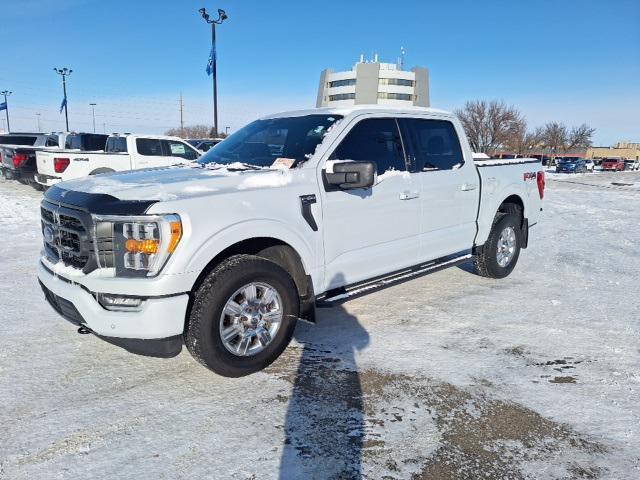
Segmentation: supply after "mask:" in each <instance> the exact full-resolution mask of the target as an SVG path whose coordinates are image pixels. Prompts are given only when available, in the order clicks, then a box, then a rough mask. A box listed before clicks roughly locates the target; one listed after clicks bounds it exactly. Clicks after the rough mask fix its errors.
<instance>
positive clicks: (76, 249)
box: [40, 203, 93, 269]
mask: <svg viewBox="0 0 640 480" xmlns="http://www.w3.org/2000/svg"><path fill="white" fill-rule="evenodd" d="M40 213H41V220H42V234H43V237H44V246H45V250H46V252H47V256H48V257H49V258H50V259H51V260H52V261H55V262H58V261H60V260H61V261H62V262H63V263H64V264H65V265H69V266H72V267H74V268H79V269H83V268H84V267H85V266H87V263H88V262H89V258H90V256H91V254H92V250H93V246H92V241H91V236H90V234H89V228H90V222H91V216H90V215H88V214H83V212H77V214H76V213H75V212H74V211H73V210H71V209H68V208H63V207H60V206H55V205H49V204H44V203H43V205H42V206H41V207H40ZM81 215H82V216H84V217H85V222H88V223H89V225H85V224H84V223H83V220H82V219H81V218H80V216H81Z"/></svg>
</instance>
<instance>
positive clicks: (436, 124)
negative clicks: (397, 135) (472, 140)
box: [401, 118, 464, 172]
mask: <svg viewBox="0 0 640 480" xmlns="http://www.w3.org/2000/svg"><path fill="white" fill-rule="evenodd" d="M401 124H402V126H403V131H404V132H406V134H407V137H408V142H409V143H410V146H411V154H410V158H411V164H412V169H413V170H414V171H416V172H428V171H432V170H451V169H453V168H457V167H459V166H461V165H462V164H463V163H464V157H463V156H462V149H461V148H460V140H459V139H458V134H457V133H456V129H455V127H454V126H453V124H452V123H451V122H449V121H446V120H429V119H420V118H406V119H402V120H401Z"/></svg>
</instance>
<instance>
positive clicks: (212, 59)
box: [198, 8, 229, 137]
mask: <svg viewBox="0 0 640 480" xmlns="http://www.w3.org/2000/svg"><path fill="white" fill-rule="evenodd" d="M198 11H199V12H200V15H202V18H204V21H205V22H207V23H209V24H211V57H210V58H209V61H210V62H211V73H209V66H208V65H207V73H208V74H210V75H211V74H212V75H213V79H212V83H213V135H214V137H217V136H218V65H217V63H218V60H217V56H218V55H217V53H216V25H220V24H221V23H222V22H224V21H225V20H226V19H227V18H229V17H227V14H226V13H225V11H224V10H222V9H220V8H219V9H218V18H217V19H215V20H214V19H212V18H211V17H210V15H209V14H208V13H207V10H206V9H205V8H201V9H200V10H198Z"/></svg>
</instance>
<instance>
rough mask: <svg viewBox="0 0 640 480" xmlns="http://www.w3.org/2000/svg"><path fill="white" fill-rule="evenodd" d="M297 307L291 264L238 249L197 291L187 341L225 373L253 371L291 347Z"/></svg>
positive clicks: (203, 360)
mask: <svg viewBox="0 0 640 480" xmlns="http://www.w3.org/2000/svg"><path fill="white" fill-rule="evenodd" d="M298 309H299V302H298V291H297V289H296V285H295V283H294V281H293V279H292V278H291V276H290V275H289V273H288V272H287V271H286V270H284V269H283V268H282V267H280V266H279V265H278V264H276V263H274V262H272V261H270V260H266V259H264V258H260V257H255V256H251V255H235V256H233V257H230V258H229V259H227V260H225V261H224V262H222V263H221V264H220V265H219V266H218V267H216V268H215V269H214V270H213V271H212V272H211V273H209V274H208V275H207V276H206V277H205V279H204V280H203V281H202V283H201V284H200V286H199V287H198V289H197V290H196V291H195V292H194V299H193V305H192V308H191V311H190V313H189V318H188V321H187V328H186V331H185V334H184V339H185V344H186V346H187V348H188V349H189V352H191V355H193V357H194V358H195V359H196V360H198V361H199V362H200V363H202V364H203V365H204V366H206V367H207V368H209V369H210V370H213V371H214V372H216V373H218V374H220V375H223V376H225V377H241V376H244V375H249V374H251V373H254V372H257V371H259V370H262V369H263V368H265V367H267V366H268V365H270V364H271V363H272V362H273V361H274V360H275V359H276V358H278V357H279V356H280V354H281V353H282V352H283V351H284V349H285V348H286V347H287V345H288V344H289V342H290V341H291V337H292V336H293V331H294V329H295V325H296V320H297V318H298Z"/></svg>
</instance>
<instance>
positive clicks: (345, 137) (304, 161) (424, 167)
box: [38, 105, 544, 377]
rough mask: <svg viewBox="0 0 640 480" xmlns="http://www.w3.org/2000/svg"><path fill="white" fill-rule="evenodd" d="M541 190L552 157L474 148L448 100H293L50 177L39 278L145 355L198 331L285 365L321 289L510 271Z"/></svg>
mask: <svg viewBox="0 0 640 480" xmlns="http://www.w3.org/2000/svg"><path fill="white" fill-rule="evenodd" d="M543 195H544V173H543V170H542V166H541V164H540V160H537V159H526V158H523V159H512V160H498V159H495V160H484V161H480V162H477V163H475V162H474V160H473V155H472V152H471V150H470V148H469V144H468V142H467V140H466V137H465V134H464V130H463V129H462V126H461V124H460V122H459V121H458V119H457V118H456V116H455V115H453V114H451V113H447V112H444V111H441V110H435V109H427V108H418V107H413V108H393V107H383V106H370V105H364V106H354V107H348V108H321V109H314V110H303V111H296V112H287V113H281V114H277V115H272V116H268V117H264V118H262V119H260V120H257V121H255V122H252V123H250V124H249V125H247V126H246V127H244V128H243V129H241V130H239V131H237V132H236V133H234V134H233V135H231V136H230V137H229V138H227V139H225V140H224V142H222V143H220V144H219V145H217V146H216V147H215V148H213V149H211V150H210V151H209V152H208V153H207V154H206V155H204V156H203V157H202V158H201V159H200V161H199V162H198V163H197V164H192V165H184V166H177V167H166V168H159V169H149V170H140V171H135V172H122V173H114V174H111V175H108V176H97V177H92V178H87V179H83V180H75V181H70V182H64V183H60V184H58V185H55V186H53V187H51V188H50V189H49V190H48V191H47V192H46V194H45V196H44V199H43V201H42V205H41V207H42V208H41V215H42V232H43V250H42V255H41V258H40V264H39V267H38V278H39V280H40V283H41V285H42V288H43V290H44V293H45V296H46V299H47V300H48V301H49V303H50V304H51V305H52V306H53V308H54V309H55V310H56V311H57V312H59V313H60V314H61V315H62V316H63V317H64V318H66V319H67V320H69V321H71V322H72V323H75V324H76V325H77V326H78V327H79V332H82V333H94V334H96V335H98V336H100V337H101V338H105V339H106V340H108V341H109V342H110V343H113V344H116V345H120V346H122V347H124V348H126V349H127V350H129V351H132V352H135V353H141V354H146V355H155V356H173V355H176V354H177V353H179V352H180V350H181V348H182V345H183V344H186V346H187V348H188V349H189V351H190V352H191V354H192V355H193V356H194V357H195V358H196V359H197V360H198V361H200V362H201V363H202V364H204V365H205V366H207V367H208V368H210V369H211V370H213V371H214V372H217V373H219V374H221V375H225V376H231V377H237V376H242V375H247V374H250V373H252V372H256V371H258V370H260V369H262V368H264V367H265V366H267V365H269V364H270V363H271V362H273V361H274V360H275V359H276V358H277V357H278V356H279V355H280V354H281V353H282V351H283V350H284V349H285V348H286V347H287V345H288V343H289V341H290V340H291V337H292V335H293V330H294V328H295V325H296V321H297V320H298V319H299V318H302V319H306V320H309V321H314V318H315V316H314V313H315V306H316V303H322V304H324V305H331V304H334V303H337V302H341V301H345V300H346V299H349V298H351V297H353V296H356V295H362V294H364V293H367V292H369V291H372V290H375V289H376V288H378V287H382V286H386V285H389V284H390V283H393V282H398V281H403V280H407V279H409V278H412V277H414V276H416V275H421V274H425V273H430V272H433V271H436V270H440V269H443V268H446V267H451V266H454V265H458V264H460V263H463V262H469V261H474V262H475V266H476V271H477V272H478V273H479V274H480V275H482V276H485V277H490V278H503V277H506V276H507V275H509V274H510V273H511V271H512V270H513V269H514V267H515V265H516V263H517V261H518V257H519V255H520V253H521V249H522V248H526V247H527V244H528V238H529V228H531V227H532V226H533V225H535V224H536V223H537V222H538V219H539V217H540V212H541V210H542V198H543ZM458 294H459V295H464V287H462V290H461V291H460V292H459V293H458ZM424 301H425V303H426V302H428V298H425V299H424Z"/></svg>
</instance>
